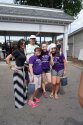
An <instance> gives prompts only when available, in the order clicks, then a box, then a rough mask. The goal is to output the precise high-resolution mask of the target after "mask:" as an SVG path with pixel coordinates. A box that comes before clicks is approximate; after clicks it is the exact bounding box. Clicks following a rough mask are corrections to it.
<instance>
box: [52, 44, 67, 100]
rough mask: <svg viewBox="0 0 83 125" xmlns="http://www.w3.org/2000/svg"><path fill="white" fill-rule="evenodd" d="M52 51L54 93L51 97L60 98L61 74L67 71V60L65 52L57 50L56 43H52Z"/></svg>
mask: <svg viewBox="0 0 83 125" xmlns="http://www.w3.org/2000/svg"><path fill="white" fill-rule="evenodd" d="M50 51H51V53H52V58H53V62H52V65H53V66H52V93H51V95H50V97H53V96H54V97H55V99H58V91H59V87H60V80H61V76H62V75H63V74H65V73H66V60H65V57H64V55H63V53H61V54H60V53H59V52H57V51H56V45H55V44H54V45H52V46H51V48H50Z"/></svg>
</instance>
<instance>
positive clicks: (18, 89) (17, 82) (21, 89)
mask: <svg viewBox="0 0 83 125" xmlns="http://www.w3.org/2000/svg"><path fill="white" fill-rule="evenodd" d="M13 83H14V96H15V108H22V107H23V106H24V105H25V103H26V101H27V93H26V86H25V84H24V69H23V68H21V69H17V70H16V71H15V72H14V74H13Z"/></svg>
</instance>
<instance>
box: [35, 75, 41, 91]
mask: <svg viewBox="0 0 83 125" xmlns="http://www.w3.org/2000/svg"><path fill="white" fill-rule="evenodd" d="M34 84H35V90H37V89H38V88H41V74H40V75H34Z"/></svg>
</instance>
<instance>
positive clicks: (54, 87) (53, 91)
mask: <svg viewBox="0 0 83 125" xmlns="http://www.w3.org/2000/svg"><path fill="white" fill-rule="evenodd" d="M55 89H56V76H52V92H51V95H50V97H53V96H54V94H55Z"/></svg>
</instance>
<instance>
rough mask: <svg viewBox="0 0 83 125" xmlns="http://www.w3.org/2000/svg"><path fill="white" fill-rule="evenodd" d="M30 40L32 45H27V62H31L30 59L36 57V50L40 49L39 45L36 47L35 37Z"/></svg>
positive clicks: (32, 36)
mask: <svg viewBox="0 0 83 125" xmlns="http://www.w3.org/2000/svg"><path fill="white" fill-rule="evenodd" d="M29 39H30V44H28V45H26V53H27V60H29V58H30V57H31V56H32V55H34V49H35V48H36V47H38V45H36V36H35V35H31V36H30V38H29Z"/></svg>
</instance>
